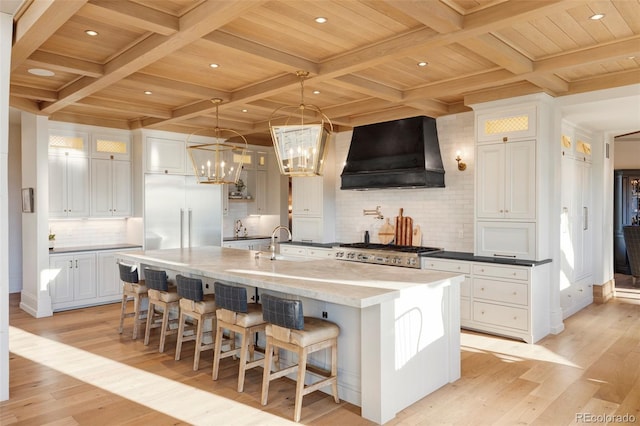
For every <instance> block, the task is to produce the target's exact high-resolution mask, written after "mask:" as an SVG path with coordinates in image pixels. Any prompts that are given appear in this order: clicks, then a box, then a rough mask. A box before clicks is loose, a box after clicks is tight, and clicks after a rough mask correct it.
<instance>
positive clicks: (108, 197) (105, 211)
mask: <svg viewBox="0 0 640 426" xmlns="http://www.w3.org/2000/svg"><path fill="white" fill-rule="evenodd" d="M111 162H112V160H101V159H93V160H91V216H98V217H105V216H111V215H112V214H113V206H112V188H111V179H112V177H111V176H112V171H111Z"/></svg>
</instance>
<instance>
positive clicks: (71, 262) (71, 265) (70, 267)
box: [69, 260, 73, 269]
mask: <svg viewBox="0 0 640 426" xmlns="http://www.w3.org/2000/svg"><path fill="white" fill-rule="evenodd" d="M69 269H73V260H70V261H69Z"/></svg>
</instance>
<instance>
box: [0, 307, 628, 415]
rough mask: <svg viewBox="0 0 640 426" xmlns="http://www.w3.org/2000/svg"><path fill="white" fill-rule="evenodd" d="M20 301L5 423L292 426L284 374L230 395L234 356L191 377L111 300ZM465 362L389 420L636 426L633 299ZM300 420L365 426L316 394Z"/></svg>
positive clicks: (478, 342)
mask: <svg viewBox="0 0 640 426" xmlns="http://www.w3.org/2000/svg"><path fill="white" fill-rule="evenodd" d="M18 296H19V295H11V296H10V327H11V329H10V350H11V353H10V363H9V367H10V396H11V398H10V400H9V401H5V402H3V403H0V424H1V425H3V426H4V425H13V424H19V425H143V424H145V425H149V424H153V425H182V424H198V425H278V424H291V423H293V422H292V421H291V419H292V418H293V403H294V392H295V384H294V382H292V381H290V380H288V379H284V378H283V379H279V380H276V381H274V382H273V383H272V384H271V387H270V391H269V404H268V405H267V406H266V407H263V406H262V405H260V386H261V380H262V374H261V373H262V370H261V369H253V370H249V371H248V372H247V378H246V382H245V392H244V393H237V392H236V390H235V389H236V380H237V361H233V360H232V359H231V358H228V359H225V360H222V362H221V370H220V379H219V380H218V381H216V382H214V381H213V380H212V379H211V365H212V354H211V352H210V351H209V352H205V353H203V355H202V357H201V362H200V369H199V370H198V371H197V372H194V371H192V365H193V358H192V357H193V344H191V345H189V344H185V346H184V348H183V357H182V360H180V361H175V360H174V359H173V357H174V350H175V336H172V338H170V339H169V340H168V342H167V350H166V352H165V353H162V354H160V353H158V352H157V346H158V340H159V339H158V336H157V335H154V336H153V337H152V339H151V342H150V345H149V346H144V345H143V343H142V340H143V339H139V340H137V341H133V340H132V339H131V326H130V325H129V326H128V327H127V328H126V329H125V333H124V334H122V335H119V334H118V332H117V328H118V320H119V311H118V308H119V306H118V305H117V304H114V305H105V306H100V307H93V308H87V309H79V310H74V311H68V312H62V313H56V314H55V315H54V316H53V317H52V318H46V319H40V320H36V319H34V318H32V317H31V316H29V315H28V314H26V313H24V312H23V311H21V310H20V309H19V308H18V303H19V299H18ZM461 355H462V378H461V379H460V380H458V381H456V382H455V383H451V384H449V385H447V386H445V387H443V388H441V389H439V390H438V391H436V392H434V393H432V394H431V395H429V396H427V397H425V398H423V399H422V400H420V401H418V402H416V403H415V404H413V405H412V406H410V407H408V408H407V409H405V410H403V411H402V412H400V413H399V414H398V416H397V417H396V418H395V419H393V420H392V421H390V422H389V423H388V424H389V425H529V424H530V425H545V426H546V425H570V424H581V423H587V421H585V419H587V418H589V419H591V421H589V423H595V424H606V423H607V422H604V421H600V422H598V421H595V422H594V421H593V420H594V418H590V417H587V416H591V415H592V416H604V415H608V416H614V415H619V416H625V415H626V416H627V417H626V419H627V420H632V421H631V422H627V423H628V424H634V423H635V424H640V301H639V300H634V299H614V300H612V301H610V302H609V303H607V304H604V305H590V306H588V307H587V308H585V309H584V310H582V311H580V312H578V313H577V314H575V315H573V316H572V317H570V318H568V319H567V320H566V321H565V330H564V331H563V332H562V333H560V334H559V335H555V336H554V335H550V336H548V337H546V338H545V339H543V340H541V341H540V342H538V344H536V345H528V344H526V343H521V342H517V341H514V340H509V339H503V338H499V337H494V336H488V335H484V334H480V333H472V332H467V331H465V332H463V334H462V354H461ZM398 392H402V389H398ZM580 416H582V417H580ZM631 416H633V417H631ZM612 419H613V418H609V419H600V420H609V423H613V422H612V421H611V420H612ZM595 420H599V419H598V418H595ZM301 423H302V424H310V425H369V424H372V423H371V422H368V421H366V420H364V419H362V418H361V417H360V409H359V407H356V406H353V405H351V404H348V403H345V402H341V403H340V404H335V403H334V402H333V400H332V398H331V397H330V396H329V395H326V394H324V393H320V392H314V393H312V394H310V395H308V396H306V397H305V399H304V403H303V409H302V419H301Z"/></svg>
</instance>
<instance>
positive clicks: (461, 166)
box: [456, 151, 467, 172]
mask: <svg viewBox="0 0 640 426" xmlns="http://www.w3.org/2000/svg"><path fill="white" fill-rule="evenodd" d="M456 161H457V162H458V170H460V171H461V172H463V171H465V170H467V164H466V163H463V162H462V158H461V157H460V151H456Z"/></svg>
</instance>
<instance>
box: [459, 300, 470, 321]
mask: <svg viewBox="0 0 640 426" xmlns="http://www.w3.org/2000/svg"><path fill="white" fill-rule="evenodd" d="M460 319H461V320H471V302H470V301H469V299H467V298H465V297H463V298H461V299H460Z"/></svg>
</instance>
